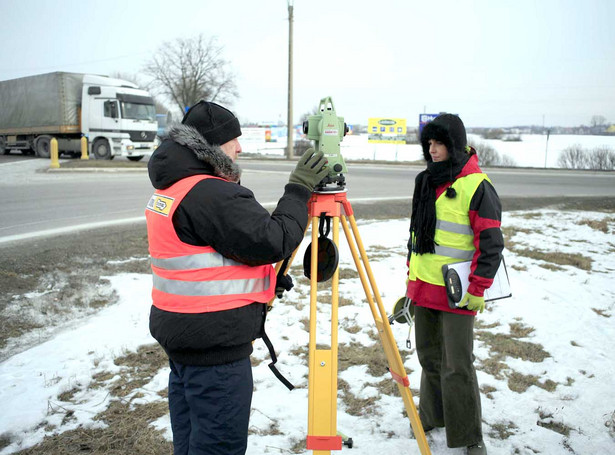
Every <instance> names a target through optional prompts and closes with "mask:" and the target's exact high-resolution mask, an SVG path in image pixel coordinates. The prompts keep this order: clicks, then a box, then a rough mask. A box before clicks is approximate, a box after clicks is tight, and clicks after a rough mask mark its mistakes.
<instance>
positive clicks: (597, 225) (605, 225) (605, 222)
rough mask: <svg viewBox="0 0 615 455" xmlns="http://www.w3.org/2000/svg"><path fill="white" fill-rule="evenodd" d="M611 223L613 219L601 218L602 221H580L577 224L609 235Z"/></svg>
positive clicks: (614, 219) (614, 221) (613, 221)
mask: <svg viewBox="0 0 615 455" xmlns="http://www.w3.org/2000/svg"><path fill="white" fill-rule="evenodd" d="M613 223H615V218H613V217H609V218H603V219H602V220H589V219H582V220H581V221H579V224H584V225H586V226H589V227H590V228H592V229H595V230H596V231H600V232H604V233H605V234H608V233H609V228H610V227H611V226H610V225H611V224H613Z"/></svg>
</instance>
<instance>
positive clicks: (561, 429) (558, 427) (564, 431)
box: [536, 408, 572, 437]
mask: <svg viewBox="0 0 615 455" xmlns="http://www.w3.org/2000/svg"><path fill="white" fill-rule="evenodd" d="M537 412H538V416H539V417H540V420H538V421H537V422H536V425H538V426H539V427H543V428H546V429H548V430H551V431H555V432H556V433H559V434H561V435H562V436H566V437H568V436H570V431H571V430H572V427H570V426H568V425H566V424H565V423H564V422H560V421H557V420H555V418H554V417H553V415H554V414H553V413H552V412H549V411H546V410H544V409H542V408H538V409H537Z"/></svg>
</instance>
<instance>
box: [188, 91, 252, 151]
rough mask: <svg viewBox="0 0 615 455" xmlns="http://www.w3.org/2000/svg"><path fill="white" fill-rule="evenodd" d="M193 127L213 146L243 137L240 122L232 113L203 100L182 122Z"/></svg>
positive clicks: (191, 109)
mask: <svg viewBox="0 0 615 455" xmlns="http://www.w3.org/2000/svg"><path fill="white" fill-rule="evenodd" d="M182 123H183V124H184V125H188V126H192V127H193V128H195V129H196V130H197V131H198V132H199V133H200V134H201V136H203V137H204V138H205V140H206V141H207V142H209V143H210V144H211V145H222V144H226V143H227V142H228V141H230V140H233V139H235V138H236V137H239V136H241V127H240V126H239V120H237V117H235V115H233V113H232V112H231V111H229V110H228V109H226V108H224V107H222V106H220V105H219V104H216V103H211V102H209V101H204V100H201V101H199V102H198V103H197V104H195V105H194V106H192V107H191V108H190V110H189V111H188V112H186V115H184V118H183V120H182Z"/></svg>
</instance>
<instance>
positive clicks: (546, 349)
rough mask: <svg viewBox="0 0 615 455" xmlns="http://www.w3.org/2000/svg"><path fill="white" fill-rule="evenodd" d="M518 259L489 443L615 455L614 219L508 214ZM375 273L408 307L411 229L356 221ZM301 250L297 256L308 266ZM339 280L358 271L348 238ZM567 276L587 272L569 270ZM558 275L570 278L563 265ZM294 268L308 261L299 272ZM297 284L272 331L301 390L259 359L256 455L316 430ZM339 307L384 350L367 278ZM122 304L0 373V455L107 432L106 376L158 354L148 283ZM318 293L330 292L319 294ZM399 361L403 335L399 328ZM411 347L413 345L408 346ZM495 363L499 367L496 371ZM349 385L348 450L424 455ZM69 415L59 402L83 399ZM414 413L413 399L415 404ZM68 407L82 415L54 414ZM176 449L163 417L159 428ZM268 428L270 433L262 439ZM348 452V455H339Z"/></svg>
mask: <svg viewBox="0 0 615 455" xmlns="http://www.w3.org/2000/svg"><path fill="white" fill-rule="evenodd" d="M503 226H505V228H506V231H505V233H506V242H507V247H508V249H507V250H506V251H505V258H506V262H507V265H508V272H509V276H510V281H511V287H512V292H513V297H512V298H509V299H505V300H501V301H498V302H494V303H491V304H488V305H487V310H486V311H485V312H484V313H483V314H481V315H479V316H478V317H477V328H476V332H477V337H476V338H477V342H476V348H475V353H476V357H477V360H476V366H477V368H478V378H479V383H480V385H481V392H482V405H483V421H484V425H483V428H484V433H485V440H486V443H487V446H488V448H489V453H491V454H512V453H517V454H535V453H543V454H570V453H575V454H594V453H596V454H608V453H615V394H614V393H613V390H615V357H614V355H613V339H615V324H614V323H613V316H614V314H615V308H614V306H615V286H614V285H613V277H614V276H615V216H613V214H604V213H597V212H574V211H564V212H561V211H556V210H548V211H545V212H543V213H540V214H539V213H537V212H508V213H505V214H504V220H503ZM359 230H360V233H361V237H362V239H363V242H364V244H365V246H366V249H367V252H368V255H369V257H370V258H371V261H370V263H371V265H372V269H373V271H374V275H375V277H376V281H377V283H378V287H379V289H380V291H381V292H382V297H383V300H384V302H385V305H387V306H388V307H390V306H391V305H392V304H393V303H394V302H395V300H396V299H397V298H398V297H399V296H401V295H402V294H403V291H404V289H403V288H404V280H405V273H406V271H405V254H406V251H405V244H406V238H407V231H408V221H407V220H392V221H369V220H359ZM307 245H308V240H306V241H304V242H303V244H302V247H301V250H300V251H299V254H298V256H297V258H302V257H303V249H304V248H306V247H307ZM340 257H341V263H340V270H346V269H354V264H353V263H352V257H351V255H350V253H349V250H348V248H347V245H346V243H345V240H344V239H343V236H342V243H341V248H340ZM562 262H572V263H576V264H577V265H576V266H574V265H561V263H562ZM558 263H559V265H558ZM297 265H299V264H298V262H297ZM292 270H293V277H294V279H295V283H296V286H295V288H294V289H293V290H292V291H291V292H290V293H289V294H288V295H287V296H286V297H285V298H284V299H283V300H282V301H277V302H276V305H275V307H274V309H273V311H272V313H271V314H270V316H269V318H268V326H267V332H268V333H269V336H270V337H271V339H272V341H273V343H274V345H275V347H276V350H277V351H278V352H279V353H280V355H279V362H278V366H279V368H280V370H281V371H282V372H283V373H284V374H285V375H286V376H287V377H288V378H289V379H290V380H291V382H293V383H294V384H295V385H297V386H299V387H298V388H297V389H295V390H293V391H290V392H289V391H288V390H287V389H286V388H285V387H284V386H283V385H282V384H280V383H279V382H278V381H277V379H275V377H274V376H273V375H272V374H271V373H270V371H269V369H268V368H267V363H268V362H269V360H268V354H267V350H266V348H265V346H264V344H263V343H262V342H261V341H260V340H259V341H258V342H257V343H256V344H255V353H254V358H255V359H256V360H264V361H263V362H261V363H260V364H259V365H258V366H256V367H255V368H254V381H255V394H254V399H253V412H252V417H251V422H250V426H251V430H252V431H251V433H252V434H251V436H250V438H249V449H248V453H249V454H252V455H260V454H269V453H271V454H277V453H308V452H301V451H299V452H297V451H296V449H295V451H294V452H291V447H293V446H295V445H296V443H297V442H299V441H303V440H304V439H305V436H306V432H307V429H306V428H307V423H306V422H307V373H308V368H307V364H306V362H307V359H306V355H305V354H302V352H305V350H306V349H307V345H308V333H307V332H306V330H305V321H307V320H309V319H308V318H309V284H307V283H306V281H305V280H304V279H300V276H299V272H298V268H297V267H295V268H293V269H292ZM344 276H346V278H344V279H343V280H342V281H341V285H340V296H341V297H342V298H344V299H348V300H346V301H345V302H346V303H349V302H352V304H345V305H342V306H340V310H339V317H340V324H339V327H340V333H339V344H340V347H342V346H349V345H351V344H353V343H358V345H359V346H364V347H365V350H368V349H369V348H370V346H373V345H374V343H377V342H376V341H374V333H375V328H374V322H373V319H372V316H371V313H370V311H369V307H368V305H367V303H365V300H364V299H365V295H364V294H363V290H362V287H361V284H360V281H359V279H358V278H357V277H355V276H353V274H351V273H346V274H344ZM108 279H109V280H110V282H111V284H112V286H113V287H114V288H115V290H116V291H117V293H118V294H119V301H118V303H116V304H114V305H111V306H109V307H106V308H104V309H103V310H101V311H100V312H99V313H97V314H96V315H94V316H91V317H89V318H88V319H87V320H85V321H82V322H80V323H79V324H76V325H73V326H71V327H69V328H67V329H66V330H64V331H63V332H61V333H59V334H57V335H56V336H55V337H53V338H52V339H49V340H48V341H46V342H44V343H42V344H39V345H38V346H35V347H33V348H31V349H28V350H27V351H24V352H21V353H19V354H17V355H14V356H13V357H11V358H9V359H7V360H6V361H4V362H3V363H2V364H0V383H1V384H2V387H1V388H0V403H2V412H1V413H0V435H2V436H3V437H4V438H5V439H10V440H11V441H12V442H11V443H10V444H9V445H7V446H6V447H4V449H2V450H0V454H2V455H4V454H9V453H14V452H16V451H18V450H20V449H22V448H25V447H29V446H32V445H35V444H37V443H38V442H40V441H41V440H42V439H43V437H45V436H46V435H50V434H54V433H59V432H63V431H66V430H69V429H72V428H76V427H77V426H79V425H82V426H94V427H95V426H100V425H102V424H101V423H100V421H96V420H94V419H93V418H94V416H95V415H96V414H97V413H99V412H101V411H103V410H104V409H106V408H107V406H108V405H109V403H110V401H111V400H113V399H114V398H113V396H112V394H111V391H110V389H111V387H112V384H113V379H111V380H110V381H109V389H105V388H88V384H90V383H91V381H92V378H93V376H94V375H96V374H101V373H107V372H109V373H111V374H110V375H109V377H111V378H113V374H114V373H116V372H118V371H119V368H120V367H118V366H117V365H115V364H114V358H116V357H117V356H120V355H123V354H125V353H127V352H131V351H134V350H136V349H137V348H138V347H139V346H141V345H144V344H149V343H152V342H153V340H152V338H151V337H150V335H149V332H148V321H147V319H148V312H149V306H150V298H149V292H150V286H151V278H150V276H149V275H141V274H122V275H117V276H110V277H108ZM319 295H320V294H319ZM329 307H330V306H329V305H327V304H319V315H318V321H319V327H318V342H319V343H327V342H328V339H329V338H328V336H329V330H328V324H327V323H326V321H327V320H328V313H329ZM393 330H394V333H395V336H396V339H397V342H398V346H399V347H400V349H402V348H404V347H405V339H406V336H407V334H408V329H407V326H406V325H400V324H394V325H393ZM412 337H413V335H412ZM402 358H404V360H405V365H406V367H407V369H408V371H411V373H410V374H409V378H410V385H411V388H412V389H418V386H419V380H420V366H419V364H418V361H417V358H416V353H415V352H414V351H404V352H403V353H402ZM498 362H499V363H498ZM167 374H168V371H167V370H166V368H165V369H162V370H160V372H159V373H158V374H157V375H155V377H154V379H153V380H152V381H151V382H150V383H149V384H146V385H145V386H143V387H141V388H140V389H138V390H135V391H133V392H132V393H133V394H136V393H139V394H140V395H139V398H137V399H135V400H134V401H133V404H136V403H142V402H147V401H155V400H162V398H161V397H160V396H159V395H158V393H157V392H159V391H161V390H164V388H165V387H166V380H167ZM339 378H340V379H341V380H343V381H345V383H347V387H346V389H345V391H340V392H339V400H338V428H339V429H340V430H341V431H342V432H343V433H345V434H346V435H348V436H350V437H352V438H353V440H354V443H355V446H354V448H353V449H351V450H352V451H351V452H350V453H356V454H381V453H400V454H418V453H419V449H418V446H417V444H416V441H415V440H414V439H411V431H410V425H409V421H408V419H407V418H404V417H403V416H402V411H403V403H402V400H401V398H399V397H395V396H390V395H388V394H387V393H385V392H386V390H387V389H386V388H382V387H381V382H382V381H390V377H389V375H388V374H383V375H382V376H379V375H378V374H377V373H374V372H373V371H368V369H367V367H366V366H364V365H362V364H357V365H353V366H350V367H348V368H345V369H343V370H341V371H340V372H339ZM75 387H76V388H77V392H76V393H74V395H73V399H72V400H71V402H70V403H66V402H62V401H61V400H60V398H59V395H60V394H62V393H63V392H66V391H68V390H71V389H72V390H74V389H75ZM350 396H354V398H355V400H365V401H363V402H361V401H359V403H366V405H365V412H363V414H364V415H355V414H357V413H356V412H353V413H350V412H349V409H348V407H347V406H348V404H347V401H346V400H344V398H349V397H350ZM415 402H416V403H418V398H417V397H415ZM58 406H62V407H64V408H65V409H69V410H71V411H72V415H73V418H72V419H67V420H64V419H63V416H64V415H65V413H57V412H53V411H54V409H57V407H58ZM154 425H156V426H157V427H158V428H162V429H163V430H165V432H166V434H167V436H168V437H170V430H169V421H168V418H167V417H165V418H162V419H160V420H158V421H156V422H155V424H154ZM272 425H275V426H277V430H278V431H275V432H271V431H266V430H267V429H268V428H271V426H272ZM428 441H429V444H430V447H431V451H432V453H434V454H461V453H463V451H462V450H461V449H448V448H447V447H446V440H445V435H444V431H443V430H440V429H436V430H433V431H432V432H430V433H428ZM344 450H345V451H347V450H349V449H346V448H345V449H344Z"/></svg>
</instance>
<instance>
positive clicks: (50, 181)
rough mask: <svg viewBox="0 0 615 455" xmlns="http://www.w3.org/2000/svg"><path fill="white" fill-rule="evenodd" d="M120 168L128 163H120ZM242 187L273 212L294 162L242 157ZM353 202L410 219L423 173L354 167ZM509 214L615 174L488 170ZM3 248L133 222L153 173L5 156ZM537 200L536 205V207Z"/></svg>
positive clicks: (578, 193) (604, 190)
mask: <svg viewBox="0 0 615 455" xmlns="http://www.w3.org/2000/svg"><path fill="white" fill-rule="evenodd" d="M115 162H117V163H118V164H121V163H122V160H121V159H118V160H117V161H115ZM240 164H241V166H242V168H243V169H244V172H243V177H242V184H243V185H245V186H246V187H248V188H250V189H251V190H252V191H253V192H254V194H255V196H256V198H257V200H259V202H261V203H262V204H263V205H264V206H265V207H267V208H273V207H274V206H275V204H276V202H277V200H278V198H279V197H280V196H281V195H282V192H283V187H284V185H285V183H286V182H287V181H288V175H289V173H290V172H291V171H292V169H293V168H294V164H293V163H290V162H286V161H278V160H268V161H267V160H247V159H244V160H241V161H240ZM348 168H349V172H348V175H347V188H348V199H349V200H350V202H351V203H352V204H353V206H354V207H355V210H356V211H357V214H359V213H360V212H359V210H357V207H358V206H361V207H363V209H362V213H363V214H364V215H365V216H370V217H386V216H395V215H396V214H397V216H406V215H407V214H408V211H409V201H410V198H411V195H412V191H413V186H414V177H415V176H416V174H417V173H418V172H420V171H421V170H422V169H423V168H422V167H420V166H410V165H392V164H379V163H365V164H363V163H361V164H352V163H351V164H348ZM486 172H487V173H488V174H489V176H490V178H491V180H492V181H493V183H494V185H495V187H496V189H497V191H498V193H499V195H500V197H501V198H502V201H503V205H504V208H505V209H509V210H510V209H513V208H523V207H524V206H527V207H528V208H530V206H535V205H536V203H537V202H538V203H540V204H541V205H546V204H547V203H554V202H557V201H559V200H564V199H570V198H579V197H580V198H587V197H592V198H604V197H605V196H606V197H610V198H614V197H615V172H591V171H567V170H546V169H486ZM0 173H1V175H2V178H1V179H0V191H1V193H0V194H2V198H1V200H2V204H3V209H2V212H1V213H2V215H1V216H0V244H1V243H7V242H12V241H18V240H24V239H29V238H33V237H38V236H41V235H53V234H59V233H63V232H70V231H77V230H80V229H82V228H84V227H89V228H94V227H104V226H108V225H110V224H118V223H120V224H121V223H133V222H138V221H139V220H142V219H143V211H144V207H145V204H146V202H147V200H148V199H149V197H150V195H151V193H152V191H153V189H152V187H151V185H150V182H149V179H148V177H147V172H146V170H145V168H140V169H139V168H137V169H132V170H127V169H121V170H117V171H115V170H109V169H106V170H104V171H103V170H98V171H97V172H85V171H76V170H72V171H71V170H68V169H64V168H61V170H60V171H55V172H49V171H48V161H45V160H41V159H36V158H31V157H23V156H21V155H5V156H0ZM530 201H534V202H530Z"/></svg>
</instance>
